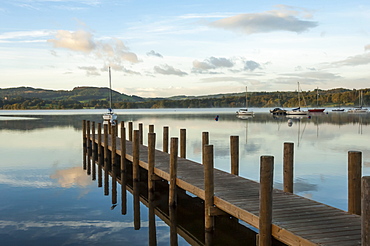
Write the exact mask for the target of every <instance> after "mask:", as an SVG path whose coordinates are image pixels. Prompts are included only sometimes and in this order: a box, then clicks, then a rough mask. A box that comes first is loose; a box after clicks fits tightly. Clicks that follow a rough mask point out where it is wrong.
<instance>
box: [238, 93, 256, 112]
mask: <svg viewBox="0 0 370 246" xmlns="http://www.w3.org/2000/svg"><path fill="white" fill-rule="evenodd" d="M247 91H248V90H247V86H246V87H245V108H241V109H239V110H238V111H236V114H237V115H254V113H253V111H249V110H248V92H247Z"/></svg>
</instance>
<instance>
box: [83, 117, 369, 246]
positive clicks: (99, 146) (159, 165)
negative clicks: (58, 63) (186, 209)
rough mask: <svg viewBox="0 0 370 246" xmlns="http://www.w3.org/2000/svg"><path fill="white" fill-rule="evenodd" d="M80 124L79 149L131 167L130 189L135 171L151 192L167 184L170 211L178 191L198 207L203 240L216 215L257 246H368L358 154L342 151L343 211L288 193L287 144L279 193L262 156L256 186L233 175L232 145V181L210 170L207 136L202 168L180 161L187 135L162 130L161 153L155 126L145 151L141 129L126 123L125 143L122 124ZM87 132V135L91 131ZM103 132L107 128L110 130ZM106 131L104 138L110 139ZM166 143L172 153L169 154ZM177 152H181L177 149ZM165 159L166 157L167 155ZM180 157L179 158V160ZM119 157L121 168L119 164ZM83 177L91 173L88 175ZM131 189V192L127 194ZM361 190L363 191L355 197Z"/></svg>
mask: <svg viewBox="0 0 370 246" xmlns="http://www.w3.org/2000/svg"><path fill="white" fill-rule="evenodd" d="M92 126H93V127H91V122H89V121H83V144H84V146H86V147H87V148H88V149H89V148H91V149H92V150H93V152H94V151H95V152H96V153H97V154H98V155H101V156H102V157H103V158H104V161H105V162H107V161H108V159H110V160H111V165H112V167H114V168H117V169H118V170H119V172H118V173H121V174H123V173H124V172H126V168H125V162H127V161H128V162H130V163H132V175H133V180H134V185H135V182H138V181H140V171H142V170H145V171H146V172H147V173H148V191H149V193H150V190H153V189H155V185H154V181H155V180H158V179H160V180H162V181H167V182H168V183H169V198H168V200H169V201H168V204H169V206H170V207H174V206H176V203H177V199H176V197H177V194H176V193H177V192H176V190H177V188H181V189H182V190H185V191H187V192H190V193H192V194H193V195H195V196H197V197H199V198H200V199H203V200H204V209H205V218H204V221H205V225H204V229H205V235H206V236H205V238H206V245H207V244H208V245H211V244H212V243H211V239H210V240H209V241H208V242H209V243H207V234H208V233H209V234H210V235H211V234H212V231H213V224H214V221H213V218H214V217H215V216H233V217H235V218H237V219H239V220H242V221H244V222H245V223H248V224H249V225H251V226H253V227H255V228H257V229H258V230H259V235H258V237H257V238H258V239H257V242H256V244H257V245H260V246H264V245H271V242H272V238H274V239H276V240H278V241H280V242H282V243H284V244H287V245H304V246H306V245H370V205H369V204H370V201H369V200H370V177H361V165H362V163H361V159H362V156H361V152H357V151H349V152H348V189H349V190H348V203H349V204H348V212H346V211H343V210H340V209H337V208H334V207H331V206H328V205H325V204H322V203H319V202H316V201H313V200H310V199H307V198H304V197H301V196H298V195H295V194H293V193H292V191H293V152H294V150H293V144H292V143H285V144H284V191H283V190H278V189H273V169H274V157H273V156H261V160H260V167H261V168H260V182H255V181H252V180H248V179H246V178H243V177H240V176H238V175H237V173H238V171H237V167H238V165H239V164H238V151H237V149H238V142H237V140H235V137H231V138H230V140H231V141H230V142H231V154H232V157H231V159H232V161H231V163H232V165H233V167H232V168H231V170H232V172H233V174H231V173H227V172H224V171H221V170H218V169H215V168H214V165H213V146H212V145H209V139H208V132H204V133H203V135H202V146H203V147H202V152H203V153H202V164H201V163H197V162H194V161H192V160H188V159H186V130H184V129H181V133H180V146H178V139H177V138H171V139H170V140H171V141H169V138H168V127H166V126H165V127H164V131H163V132H164V134H163V143H165V144H164V146H163V151H162V150H157V149H155V147H154V146H155V138H156V135H155V133H154V126H152V125H151V126H149V133H148V145H147V146H145V145H143V140H142V139H143V136H142V125H141V126H140V124H139V127H138V128H139V130H133V124H132V122H129V123H128V133H127V135H128V140H126V128H125V127H124V122H121V123H120V128H121V130H120V132H121V134H120V138H118V137H117V135H118V134H117V132H118V131H117V128H118V127H117V126H110V125H109V126H108V125H104V132H103V133H102V131H101V125H100V124H98V132H97V133H96V132H95V124H94V123H93V124H92ZM91 128H92V129H93V131H91ZM108 128H109V129H110V130H109V131H108ZM108 132H110V133H108ZM168 144H170V149H168ZM179 148H180V151H178V149H179ZM168 152H169V153H168ZM178 152H180V156H178ZM117 156H119V157H122V156H124V157H125V158H120V163H117V162H118V161H117ZM88 171H89V170H88ZM133 189H135V187H134V188H133ZM361 190H362V192H361Z"/></svg>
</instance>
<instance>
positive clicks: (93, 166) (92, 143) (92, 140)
mask: <svg viewBox="0 0 370 246" xmlns="http://www.w3.org/2000/svg"><path fill="white" fill-rule="evenodd" d="M95 147H96V143H95V121H93V122H91V150H92V163H91V167H92V180H96V166H95V160H96V154H97V153H96V148H95Z"/></svg>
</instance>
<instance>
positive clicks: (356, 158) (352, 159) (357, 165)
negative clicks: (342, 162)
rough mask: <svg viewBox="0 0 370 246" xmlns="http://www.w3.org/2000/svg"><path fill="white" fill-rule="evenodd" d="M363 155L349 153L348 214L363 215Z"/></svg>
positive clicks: (356, 152)
mask: <svg viewBox="0 0 370 246" xmlns="http://www.w3.org/2000/svg"><path fill="white" fill-rule="evenodd" d="M361 163H362V153H361V152H359V151H348V213H351V214H357V215H361V176H362V164H361Z"/></svg>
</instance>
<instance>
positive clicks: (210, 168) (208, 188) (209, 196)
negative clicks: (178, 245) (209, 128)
mask: <svg viewBox="0 0 370 246" xmlns="http://www.w3.org/2000/svg"><path fill="white" fill-rule="evenodd" d="M203 151H204V152H203V166H204V216H205V217H204V228H205V233H206V237H205V238H206V240H207V238H208V239H211V238H212V237H210V236H209V235H211V234H212V233H213V231H214V217H213V216H211V209H212V207H213V204H214V202H213V198H214V175H213V172H214V161H213V159H214V157H213V154H214V153H213V145H205V146H204V147H203ZM206 245H209V242H206Z"/></svg>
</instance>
